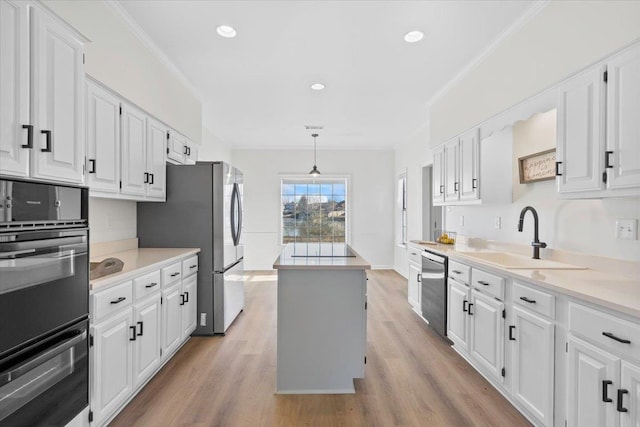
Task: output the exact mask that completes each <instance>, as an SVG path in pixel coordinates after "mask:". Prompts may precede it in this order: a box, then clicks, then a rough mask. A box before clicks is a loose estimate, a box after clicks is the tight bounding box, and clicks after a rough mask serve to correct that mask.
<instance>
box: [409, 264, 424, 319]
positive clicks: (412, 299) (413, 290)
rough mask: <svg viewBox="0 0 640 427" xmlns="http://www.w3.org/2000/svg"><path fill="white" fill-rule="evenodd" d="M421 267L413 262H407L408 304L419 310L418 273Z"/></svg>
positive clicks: (420, 271)
mask: <svg viewBox="0 0 640 427" xmlns="http://www.w3.org/2000/svg"><path fill="white" fill-rule="evenodd" d="M421 273H422V269H421V268H420V267H418V266H417V265H415V264H413V263H409V280H408V282H409V283H408V289H407V294H408V297H409V304H411V306H412V307H413V308H415V309H416V310H418V311H420V280H421V279H420V274H421Z"/></svg>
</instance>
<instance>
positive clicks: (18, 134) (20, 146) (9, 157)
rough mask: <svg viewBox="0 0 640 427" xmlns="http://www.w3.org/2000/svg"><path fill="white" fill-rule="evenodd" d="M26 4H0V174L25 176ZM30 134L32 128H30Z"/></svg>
mask: <svg viewBox="0 0 640 427" xmlns="http://www.w3.org/2000/svg"><path fill="white" fill-rule="evenodd" d="M27 11H28V3H26V2H24V1H10V0H7V1H2V2H0V58H2V61H0V93H1V94H2V96H0V173H2V174H7V175H13V176H23V177H26V176H29V152H30V151H31V150H30V149H29V147H28V139H27V137H28V129H25V128H23V126H29V125H31V123H30V121H29V27H28V25H29V20H28V14H27ZM31 131H32V132H33V129H31Z"/></svg>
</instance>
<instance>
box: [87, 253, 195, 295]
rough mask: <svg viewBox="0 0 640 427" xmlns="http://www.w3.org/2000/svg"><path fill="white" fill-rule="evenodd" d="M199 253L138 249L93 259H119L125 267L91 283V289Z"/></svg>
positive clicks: (97, 260)
mask: <svg viewBox="0 0 640 427" xmlns="http://www.w3.org/2000/svg"><path fill="white" fill-rule="evenodd" d="M198 252H200V249H198V248H136V249H128V250H125V251H120V252H113V253H109V254H104V255H101V256H98V257H92V258H91V260H90V261H91V262H100V261H102V260H104V259H105V258H118V259H120V260H122V261H123V262H124V267H123V269H122V271H119V272H117V273H113V274H109V275H107V276H104V277H100V278H98V279H94V280H91V281H89V289H91V290H96V289H98V288H100V287H104V286H107V285H111V284H113V283H114V282H123V281H126V280H130V279H132V278H134V277H136V276H139V275H141V274H144V273H146V272H148V271H153V270H156V269H158V268H159V267H160V266H161V265H163V264H167V263H169V262H172V261H177V260H179V259H181V258H184V257H186V256H189V255H195V254H197V253H198Z"/></svg>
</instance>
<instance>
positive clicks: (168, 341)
mask: <svg viewBox="0 0 640 427" xmlns="http://www.w3.org/2000/svg"><path fill="white" fill-rule="evenodd" d="M181 291H182V284H181V283H180V282H178V283H177V284H175V285H173V286H171V287H170V288H168V289H166V290H164V291H162V299H163V303H162V357H163V359H164V358H167V357H169V355H171V354H172V353H173V352H174V351H175V349H176V348H178V346H179V345H180V339H181V338H182V334H181V332H182V330H181V321H182V304H184V303H183V302H182V301H183V299H184V296H183V294H182V292H181Z"/></svg>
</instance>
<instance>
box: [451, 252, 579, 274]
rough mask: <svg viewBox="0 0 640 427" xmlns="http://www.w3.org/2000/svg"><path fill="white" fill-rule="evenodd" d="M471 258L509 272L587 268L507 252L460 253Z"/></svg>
mask: <svg viewBox="0 0 640 427" xmlns="http://www.w3.org/2000/svg"><path fill="white" fill-rule="evenodd" d="M458 253H459V254H460V255H464V256H466V257H469V258H475V259H478V260H481V261H484V262H486V263H487V264H492V265H495V266H497V267H501V268H505V269H507V270H512V269H521V270H586V269H587V267H581V266H579V265H573V264H565V263H562V262H557V261H551V260H547V259H533V258H527V257H526V256H522V255H514V254H510V253H505V252H462V251H459V252H458Z"/></svg>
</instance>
